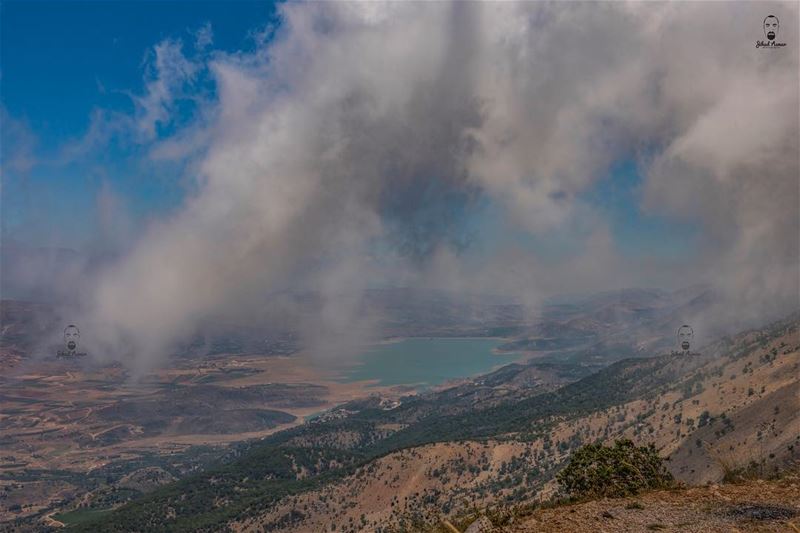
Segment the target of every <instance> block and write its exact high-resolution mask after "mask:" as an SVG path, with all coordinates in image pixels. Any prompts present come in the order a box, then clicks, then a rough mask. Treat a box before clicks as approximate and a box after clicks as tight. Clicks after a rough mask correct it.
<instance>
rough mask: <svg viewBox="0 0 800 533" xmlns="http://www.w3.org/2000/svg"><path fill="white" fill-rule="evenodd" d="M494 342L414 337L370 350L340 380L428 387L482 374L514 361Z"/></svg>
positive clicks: (516, 355) (379, 345)
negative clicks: (496, 349)
mask: <svg viewBox="0 0 800 533" xmlns="http://www.w3.org/2000/svg"><path fill="white" fill-rule="evenodd" d="M501 342H502V341H500V340H497V339H455V338H413V339H403V340H399V341H394V342H387V343H382V344H378V345H375V346H372V347H370V348H369V349H367V350H366V351H364V352H363V353H362V354H360V355H359V356H358V357H357V359H356V364H355V366H353V367H351V368H349V369H347V370H345V371H343V374H344V376H343V377H342V380H343V381H346V382H351V381H362V380H377V385H414V386H418V387H422V388H424V387H430V386H433V385H438V384H440V383H443V382H445V381H447V380H451V379H459V378H467V377H470V376H474V375H478V374H484V373H486V372H489V371H490V370H492V369H493V368H495V367H499V366H502V365H506V364H508V363H511V362H513V361H515V360H516V359H517V358H518V357H519V354H515V353H509V354H502V355H498V354H495V353H493V352H492V349H493V348H495V347H496V346H498V345H499V344H500V343H501Z"/></svg>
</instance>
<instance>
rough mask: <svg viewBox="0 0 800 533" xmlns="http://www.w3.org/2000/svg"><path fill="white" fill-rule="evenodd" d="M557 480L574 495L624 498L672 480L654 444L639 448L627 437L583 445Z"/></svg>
mask: <svg viewBox="0 0 800 533" xmlns="http://www.w3.org/2000/svg"><path fill="white" fill-rule="evenodd" d="M556 479H557V480H558V482H559V483H560V484H561V487H562V490H563V491H564V493H565V494H567V495H568V496H570V497H572V498H597V497H611V498H621V497H624V496H630V495H634V494H638V493H639V492H640V491H643V490H651V489H658V488H665V487H668V486H670V485H672V482H673V479H672V474H670V473H669V471H667V469H666V467H665V466H664V462H663V460H662V459H661V457H659V456H658V452H657V451H656V449H655V446H653V445H652V444H648V445H647V446H638V447H637V446H635V445H634V444H633V442H631V441H630V440H628V439H623V440H617V441H615V442H614V445H613V446H603V445H601V444H588V445H586V446H582V447H581V448H579V449H578V450H577V451H576V452H575V453H573V454H572V457H571V458H570V461H569V464H568V465H567V466H566V468H564V469H563V470H562V471H561V472H559V473H558V474H557V475H556Z"/></svg>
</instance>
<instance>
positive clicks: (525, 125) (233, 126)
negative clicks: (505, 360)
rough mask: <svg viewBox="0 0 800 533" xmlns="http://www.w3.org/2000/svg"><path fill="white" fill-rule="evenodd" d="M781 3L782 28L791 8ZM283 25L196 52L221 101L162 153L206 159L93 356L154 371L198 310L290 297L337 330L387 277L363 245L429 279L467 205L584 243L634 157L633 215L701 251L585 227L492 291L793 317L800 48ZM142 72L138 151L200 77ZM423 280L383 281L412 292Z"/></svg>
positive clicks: (438, 11) (657, 17)
mask: <svg viewBox="0 0 800 533" xmlns="http://www.w3.org/2000/svg"><path fill="white" fill-rule="evenodd" d="M779 7H780V9H781V10H783V13H785V19H786V20H791V18H792V16H794V17H795V18H796V15H797V13H796V5H793V4H781V5H780V6H779ZM280 11H281V15H282V20H283V25H282V26H281V28H280V29H279V30H278V32H277V34H276V37H275V39H274V40H273V41H272V42H270V43H268V44H266V45H264V46H263V47H261V48H260V49H258V50H257V51H255V52H254V53H253V54H220V53H218V54H215V55H213V56H212V57H213V59H211V60H210V63H209V64H208V68H209V70H210V72H211V73H212V75H213V76H214V78H215V80H216V84H217V91H218V101H217V102H216V103H214V104H213V106H212V108H211V109H206V110H204V116H205V117H207V120H204V121H202V123H198V124H194V125H193V126H192V127H191V129H190V130H186V131H183V132H181V133H179V134H178V136H177V137H176V139H177V140H175V141H174V144H173V145H167V144H165V145H163V148H162V149H163V150H164V151H165V152H167V155H172V156H180V155H181V154H183V153H192V154H194V155H193V156H196V154H198V153H201V154H203V155H202V159H201V161H200V162H199V165H198V167H199V169H200V170H199V176H198V182H199V183H200V184H201V187H200V189H199V191H198V193H197V195H195V196H192V197H191V198H190V199H189V200H188V201H187V202H186V206H185V208H184V209H183V210H182V211H181V212H179V213H177V214H175V215H173V216H171V217H170V218H169V219H167V220H164V221H162V222H161V223H159V224H157V225H156V226H154V227H152V228H151V229H150V230H149V231H148V232H147V233H146V234H145V235H144V237H143V238H142V240H141V241H140V242H139V243H138V245H137V246H136V247H135V248H134V249H133V250H132V251H131V253H130V254H129V255H128V256H127V257H126V258H125V259H124V261H122V262H121V263H120V264H119V265H118V267H117V268H115V269H111V270H109V271H108V272H106V274H105V276H104V277H103V278H102V279H101V281H100V282H99V284H98V285H97V288H96V291H95V292H94V293H93V301H92V304H93V306H94V315H93V320H94V321H95V322H96V323H98V324H101V323H102V324H104V326H103V327H102V328H101V329H102V330H103V331H105V332H107V339H106V342H108V345H109V346H113V345H115V344H118V345H123V344H124V345H125V346H126V347H128V348H129V349H131V350H132V351H133V353H136V354H138V355H137V357H139V359H137V360H138V361H146V362H152V361H153V360H154V359H155V358H157V357H159V356H160V355H161V354H162V353H163V352H164V351H165V350H166V349H167V348H168V347H169V345H170V343H172V342H174V341H176V340H177V339H178V338H179V337H180V336H182V335H185V334H187V333H189V332H190V331H191V330H192V328H193V327H194V325H195V324H196V323H197V322H198V321H199V320H200V319H202V318H204V317H206V316H207V315H208V314H210V313H213V312H220V311H221V310H223V311H224V310H226V309H234V308H241V307H247V306H250V305H253V306H255V305H260V304H263V299H264V298H265V297H266V296H265V295H266V294H268V293H269V292H270V291H271V290H276V289H279V288H286V287H290V286H302V287H309V286H310V287H316V288H319V289H320V290H321V291H322V294H323V299H324V300H325V301H326V302H328V304H327V305H329V306H331V307H329V308H325V309H322V310H321V313H320V317H319V320H320V321H321V322H320V323H323V322H324V323H325V324H327V325H326V326H325V327H324V328H320V329H324V330H326V331H329V332H332V334H333V332H342V331H346V330H347V329H348V328H349V327H350V326H352V325H353V324H354V323H357V319H356V318H355V317H354V316H352V315H353V313H352V312H343V313H342V314H341V315H337V314H336V312H335V311H331V310H332V309H336V308H337V306H338V305H340V304H341V302H342V300H341V299H339V296H340V295H341V294H342V292H343V288H346V289H348V291H347V292H349V293H351V292H352V291H357V290H358V289H359V288H360V287H363V286H365V285H366V284H367V283H368V282H369V280H374V279H375V278H376V277H377V278H381V276H382V275H384V274H385V271H383V270H382V269H381V268H380V267H377V266H376V265H375V263H374V262H372V261H370V260H368V257H369V250H370V249H371V248H372V247H373V246H374V243H375V242H376V240H377V241H380V242H386V241H389V242H391V243H393V244H394V245H396V246H397V247H398V248H400V249H406V250H409V251H410V252H409V256H411V257H412V258H414V259H419V257H420V256H426V255H428V256H430V255H431V254H433V255H434V256H435V257H437V259H436V261H435V262H438V263H439V264H441V265H445V267H446V265H448V264H452V261H453V257H455V256H453V254H452V253H451V252H450V251H449V250H448V249H447V243H448V239H449V238H450V237H451V236H452V235H451V234H450V233H449V232H451V231H456V230H457V229H458V224H459V219H458V213H459V208H463V209H466V210H469V209H470V207H471V203H470V202H471V200H472V199H474V198H475V196H476V195H486V196H488V197H490V198H492V199H493V200H494V201H495V202H497V203H498V204H499V205H501V206H503V208H504V209H505V210H506V213H507V214H508V216H509V218H510V219H511V220H513V221H514V222H515V223H516V224H518V225H519V227H520V228H523V229H524V230H525V231H528V232H531V233H532V234H544V233H548V232H551V231H553V230H555V229H559V228H563V227H565V226H566V227H569V226H571V225H577V226H582V225H586V224H587V223H588V224H593V223H595V222H594V221H593V219H592V217H594V216H596V214H595V213H592V212H591V209H589V208H588V206H586V205H583V204H582V202H581V201H580V194H581V193H582V192H584V191H586V189H587V188H588V187H590V186H591V185H592V184H593V183H594V181H595V180H596V179H598V177H599V176H602V175H603V174H604V173H605V172H606V170H607V168H608V166H609V165H610V164H611V163H612V162H613V161H615V160H616V159H618V158H630V157H634V156H637V155H639V156H641V164H642V165H643V168H644V171H645V175H646V181H645V183H644V190H643V194H644V197H643V198H644V204H643V207H644V208H646V209H649V210H651V211H652V212H656V213H660V214H664V215H666V216H669V217H674V218H675V219H676V220H691V221H694V222H696V223H697V224H699V225H700V226H701V232H702V233H703V235H704V236H705V238H706V242H707V243H708V247H707V249H706V251H705V252H703V251H700V252H699V253H698V255H697V257H693V258H689V259H688V260H687V264H685V265H682V266H681V265H680V264H676V263H673V264H670V265H668V266H667V267H665V266H664V265H659V264H649V265H643V264H631V263H630V262H629V261H625V260H624V259H623V258H620V257H619V256H618V254H617V253H616V250H615V249H614V244H613V239H612V238H611V237H610V235H609V233H608V231H607V230H606V229H605V227H606V225H605V224H604V223H603V221H597V223H596V228H595V230H594V231H592V232H589V234H588V235H587V236H585V239H584V240H583V241H581V242H582V243H583V244H584V250H583V252H582V253H580V254H576V255H575V256H573V257H570V258H568V259H566V260H565V263H562V264H556V265H551V264H547V262H546V261H542V260H539V259H538V258H531V259H530V261H531V262H532V263H531V264H532V267H533V268H532V269H530V270H532V271H533V272H532V273H531V274H528V273H526V274H525V275H520V276H517V277H516V278H512V281H510V282H508V283H505V286H504V287H503V290H505V291H506V292H510V293H516V294H518V295H520V296H523V297H526V298H527V299H529V300H530V301H535V300H536V299H537V295H538V293H539V292H541V291H547V290H550V289H552V288H553V287H569V286H585V287H586V288H587V289H588V288H591V287H595V288H605V287H608V286H609V285H616V286H619V285H621V284H624V283H625V282H626V281H627V280H635V281H636V282H638V281H647V280H648V279H653V278H654V277H656V278H658V279H660V280H666V281H669V280H670V279H672V281H673V282H674V283H679V282H681V281H687V282H688V283H686V284H690V283H694V282H696V281H711V282H712V283H715V284H716V285H717V286H718V287H719V288H720V289H722V290H724V291H725V293H726V294H729V295H732V297H733V298H734V299H736V298H740V297H743V298H746V299H747V300H748V301H749V302H751V305H752V309H753V311H754V312H756V310H762V309H763V310H765V309H767V308H769V306H772V307H773V310H776V311H777V310H780V309H785V308H788V307H792V306H796V305H797V273H798V264H797V247H798V243H797V238H796V235H797V233H792V231H795V232H796V231H797V225H798V224H797V218H798V209H797V207H798V198H797V175H798V166H797V144H798V131H797V120H798V97H797V89H796V88H797V86H798V84H797V72H798V71H797V63H796V52H792V51H793V50H795V51H796V50H797V45H798V43H797V38H796V33H791V32H792V31H796V30H790V29H787V30H786V32H785V33H782V35H781V37H782V38H783V39H785V40H786V42H787V43H788V46H787V47H786V49H784V50H779V51H776V50H770V51H767V50H756V49H755V46H754V41H755V39H757V38H758V36H759V32H760V31H761V30H760V20H761V18H763V17H762V14H761V11H763V8H762V7H761V6H757V5H755V4H736V5H732V4H715V3H702V4H689V3H683V4H680V5H662V4H632V5H628V4H619V3H605V4H578V3H560V4H550V3H548V4H545V3H519V4H517V3H513V4H512V3H485V4H478V3H452V4H451V3H444V2H437V3H423V2H413V3H391V4H375V3H370V4H351V3H298V4H292V3H289V4H282V5H281V6H280ZM786 26H787V27H790V25H786ZM782 30H783V28H782ZM768 54H772V55H768ZM780 54H783V55H782V56H781V55H780ZM793 54H794V55H793ZM154 65H155V71H154V72H155V73H156V74H154V75H153V76H152V78H151V81H150V82H149V83H148V84H147V89H146V91H145V94H144V95H143V96H141V97H138V99H137V111H136V114H135V117H134V118H135V121H136V124H137V130H138V131H139V132H140V134H141V136H142V137H143V138H152V137H153V136H154V131H155V129H156V127H157V126H158V125H159V124H169V123H170V121H171V120H172V115H171V113H172V112H173V109H172V104H173V103H174V101H175V98H176V96H175V95H176V94H179V93H180V92H181V91H182V90H183V87H184V85H185V84H187V83H189V82H190V81H191V80H192V79H193V76H195V75H196V73H197V71H198V69H200V68H203V67H201V66H199V65H198V64H196V63H194V62H192V61H189V60H187V59H186V58H185V57H184V56H183V55H182V54H181V51H180V46H179V45H177V44H176V43H174V42H172V43H170V42H167V43H163V44H162V45H160V47H157V48H156V61H155V63H154ZM195 143H199V144H202V145H203V149H202V150H198V148H197V147H196V146H193V145H194V144H195ZM170 146H171V147H170ZM527 257H528V256H526V255H522V256H520V255H519V254H517V253H509V254H508V255H507V256H506V255H498V257H497V258H495V259H496V260H494V261H491V262H489V264H488V266H487V270H483V271H476V272H471V273H469V276H466V275H465V278H464V279H465V283H468V286H475V285H480V284H481V280H495V279H499V277H500V276H498V275H497V272H498V271H502V270H503V266H514V264H515V262H519V261H527V260H529V259H526V258H527ZM776 257H777V260H775V259H774V258H776ZM505 261H508V263H505ZM418 264H419V263H418V262H417V263H415V262H414V261H409V262H408V263H404V264H403V265H399V266H395V267H394V268H393V270H392V272H394V273H395V275H399V276H401V277H404V278H405V279H409V280H412V281H413V280H414V279H419V276H425V275H428V274H426V273H425V272H424V270H425V268H429V267H424V268H423V269H422V271H420V270H419V269H418V268H417V266H418ZM445 269H446V270H448V269H449V271H453V270H458V269H454V268H450V267H446V268H445ZM398 271H399V272H400V274H397V272H398ZM667 271H669V272H667ZM698 272H705V273H707V277H708V279H702V280H699V279H696V278H697V276H698ZM763 272H766V273H767V274H768V278H766V279H759V277H758V276H759V275H760V274H759V273H763ZM716 273H719V274H720V275H719V276H717V275H716ZM457 275H458V273H455V274H454V276H457ZM432 276H433V278H436V276H435V275H432ZM687 277H688V278H687ZM545 280H546V281H545ZM620 280H621V281H620ZM448 281H449V283H450V284H451V285H452V284H453V283H456V282H457V281H458V280H457V279H450V280H448ZM488 285H490V283H488V282H487V283H485V286H488ZM776 299H777V300H776ZM776 301H778V302H779V305H777V306H776V305H774V304H775V302H776ZM351 303H352V302H351ZM351 303H348V305H347V306H346V307H345V310H347V309H350V310H352V309H353V306H352V305H351ZM777 308H779V309H777ZM758 312H760V311H758ZM326 317H327V318H326ZM331 317H332V318H333V319H331Z"/></svg>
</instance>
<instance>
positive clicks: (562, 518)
mask: <svg viewBox="0 0 800 533" xmlns="http://www.w3.org/2000/svg"><path fill="white" fill-rule="evenodd" d="M505 531H508V532H509V533H533V532H536V533H550V532H553V533H555V532H567V531H568V532H576V533H577V532H583V531H587V532H598V533H599V532H609V533H610V532H639V531H641V532H648V531H680V532H693V533H694V532H696V533H708V532H720V533H721V532H725V533H729V532H736V531H742V532H744V531H760V532H761V531H763V532H766V531H775V532H778V531H781V532H790V533H791V532H799V531H800V475H796V476H794V477H789V478H785V479H783V480H780V481H763V480H758V481H748V482H745V483H738V484H719V485H716V484H712V485H708V486H703V487H690V488H686V489H680V490H666V491H656V492H651V493H647V494H643V495H641V496H636V497H630V498H622V499H604V500H595V501H590V502H585V503H578V504H570V505H563V506H558V507H554V508H549V509H538V510H536V511H534V512H533V514H532V515H530V516H527V517H525V518H523V519H522V520H521V521H520V522H519V523H518V524H517V525H515V526H508V527H507V528H506V529H505Z"/></svg>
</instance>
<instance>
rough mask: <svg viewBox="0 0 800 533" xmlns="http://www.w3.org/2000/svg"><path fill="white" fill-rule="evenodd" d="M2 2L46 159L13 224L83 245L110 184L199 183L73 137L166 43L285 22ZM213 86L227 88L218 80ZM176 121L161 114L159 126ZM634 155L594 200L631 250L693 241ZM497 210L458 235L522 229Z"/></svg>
mask: <svg viewBox="0 0 800 533" xmlns="http://www.w3.org/2000/svg"><path fill="white" fill-rule="evenodd" d="M0 10H2V11H0V13H1V14H2V33H1V34H0V39H1V41H0V44H1V45H2V46H1V49H2V52H1V53H2V56H1V59H2V60H1V61H0V64H1V65H2V80H0V94H1V95H2V103H3V106H4V111H5V113H6V114H7V116H8V117H9V118H10V119H11V120H14V121H19V122H20V123H21V125H22V127H24V128H25V129H26V130H27V132H28V134H29V135H30V137H31V143H33V144H34V146H35V148H34V150H35V154H36V155H35V160H36V161H37V163H38V164H37V165H35V166H34V168H33V169H31V170H30V171H29V172H26V173H25V175H24V176H16V175H11V176H8V177H7V183H6V184H5V185H6V189H5V193H6V194H5V195H4V213H5V216H4V219H3V235H4V236H5V237H6V238H10V239H13V240H14V241H19V242H23V243H26V244H30V245H33V246H51V247H65V248H73V249H78V250H82V249H87V248H88V249H91V248H92V247H93V245H95V244H97V243H96V240H97V239H98V233H100V231H99V229H98V228H97V227H96V226H97V225H98V224H99V223H100V221H99V218H98V216H97V214H96V212H95V211H96V198H97V196H98V195H99V194H101V191H103V189H104V187H105V188H106V189H108V188H110V189H111V190H113V191H115V193H116V194H118V195H120V196H122V197H124V199H125V202H126V208H127V210H128V213H127V214H126V215H125V216H128V217H131V216H132V217H133V219H134V221H135V222H132V224H135V225H140V224H141V223H142V221H143V220H147V219H148V218H150V217H154V216H155V217H157V216H161V215H163V214H164V213H168V212H169V211H171V210H173V209H175V208H176V207H177V206H179V205H180V204H181V202H182V200H183V197H184V196H185V195H186V194H187V193H188V192H189V191H188V188H187V186H186V180H185V179H184V174H183V173H184V172H185V170H186V169H184V168H182V167H180V166H176V165H163V166H158V165H152V164H149V163H150V162H149V161H146V160H145V159H146V158H145V157H144V156H143V153H142V147H141V146H139V145H137V144H124V145H121V144H120V143H113V142H112V143H109V146H106V147H104V149H103V150H98V151H96V152H93V153H87V154H84V155H83V156H82V157H74V158H70V159H69V160H65V158H64V157H63V155H62V154H63V151H64V150H65V147H68V146H70V145H72V144H74V143H76V142H78V141H79V140H80V139H81V138H83V137H85V136H86V135H87V134H88V133H89V130H90V128H91V126H92V116H93V115H94V114H96V113H98V112H112V113H134V111H135V104H134V103H133V102H132V96H133V95H141V94H142V93H143V92H144V91H145V90H146V79H147V75H148V71H150V70H151V69H152V68H153V54H154V47H155V46H156V45H158V43H162V42H164V41H176V42H180V43H181V44H182V48H184V49H185V51H186V52H187V53H198V52H200V53H202V51H200V50H199V48H200V47H203V46H207V47H211V46H213V49H214V50H218V51H225V52H228V53H237V52H244V53H248V52H252V51H253V50H254V49H255V48H256V44H257V42H258V41H259V40H260V39H262V38H263V37H261V36H260V34H262V33H263V32H264V31H265V30H266V29H267V28H268V27H269V26H271V25H279V24H280V20H279V18H278V17H277V16H276V10H275V5H274V4H273V3H270V2H249V1H241V0H237V1H236V2H234V3H229V2H214V1H202V2H180V1H158V2H125V1H114V2H98V1H91V2H73V1H68V2H64V1H57V2H46V1H34V2H19V1H16V2H15V1H10V2H3V3H2V5H1V7H0ZM204 31H206V32H207V33H208V34H209V38H210V39H211V42H209V43H207V44H199V45H198V34H201V33H202V32H204ZM208 97H209V98H212V99H213V98H214V97H215V87H214V85H213V83H212V84H211V86H210V87H209V95H208ZM194 112H196V106H195V105H194V103H193V102H191V101H189V100H188V99H187V101H185V102H183V108H182V109H179V110H176V113H178V114H182V115H183V116H182V117H181V119H182V120H186V119H187V118H188V117H190V116H191V115H192V113H194ZM178 122H180V119H179V121H178ZM173 131H174V130H173V129H172V127H171V126H164V125H160V126H159V132H158V133H157V135H156V138H165V137H168V136H169V134H170V133H172V132H173ZM10 134H11V135H14V133H10ZM12 146H13V143H12ZM9 150H11V148H9ZM629 155H630V156H631V157H626V155H625V154H623V155H622V156H621V157H622V159H621V160H620V161H619V162H617V164H616V165H614V166H613V167H612V168H611V169H610V170H609V171H608V172H605V173H603V174H602V175H599V176H598V181H597V183H596V186H595V187H593V188H592V189H590V190H588V191H585V192H584V193H583V194H584V196H585V198H586V200H587V202H588V203H589V204H591V205H595V206H596V207H597V208H598V209H599V210H602V211H604V212H606V213H607V215H608V217H609V219H610V220H611V221H612V224H611V231H612V233H613V238H614V242H615V245H616V246H618V248H619V250H620V251H621V252H622V253H625V254H627V255H630V256H632V257H635V256H637V255H638V254H642V253H644V254H647V255H651V254H655V255H662V256H663V255H669V256H676V255H681V254H688V253H691V252H692V242H691V239H692V228H691V224H690V223H680V222H678V223H677V224H674V223H672V222H669V221H666V220H664V219H663V218H661V217H658V216H656V215H649V214H645V213H642V211H641V210H640V209H639V208H638V204H639V201H640V198H639V192H640V188H639V185H640V183H641V176H639V174H638V170H637V167H636V164H635V161H634V159H633V157H632V156H633V154H629ZM6 157H9V155H8V154H6ZM17 179H19V181H17ZM417 192H418V191H417V190H415V191H413V194H416V193H417ZM40 202H44V204H45V205H46V206H47V209H42V206H41V205H40ZM488 203H489V204H490V203H491V202H488ZM437 207H438V206H437ZM497 211H498V207H497V206H494V205H489V208H487V203H484V204H483V209H476V210H474V211H473V212H470V213H469V214H468V215H466V216H468V217H469V218H470V219H471V220H470V221H469V232H468V234H466V235H459V236H456V237H455V239H456V240H459V239H460V240H461V241H465V242H470V243H473V244H474V246H473V247H472V248H474V249H475V250H478V249H480V251H481V253H485V252H486V250H487V248H488V249H489V250H491V248H492V246H491V243H492V242H493V241H497V240H498V239H502V236H503V235H506V234H509V233H513V230H511V229H510V228H508V227H505V225H504V224H503V223H502V220H496V218H497V216H498V212H497ZM517 237H518V238H517V241H518V242H521V243H525V245H527V246H532V247H534V248H537V249H539V250H540V251H542V252H543V253H556V251H554V250H558V249H559V248H560V247H559V241H561V239H555V240H554V241H553V242H549V241H548V242H542V239H539V240H533V239H525V238H524V236H522V238H519V237H520V236H517ZM476 240H480V241H481V244H475V241H476ZM463 247H466V246H465V243H464V246H463Z"/></svg>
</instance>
